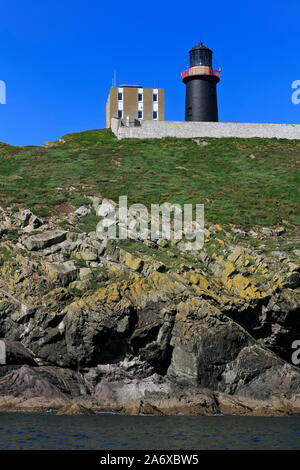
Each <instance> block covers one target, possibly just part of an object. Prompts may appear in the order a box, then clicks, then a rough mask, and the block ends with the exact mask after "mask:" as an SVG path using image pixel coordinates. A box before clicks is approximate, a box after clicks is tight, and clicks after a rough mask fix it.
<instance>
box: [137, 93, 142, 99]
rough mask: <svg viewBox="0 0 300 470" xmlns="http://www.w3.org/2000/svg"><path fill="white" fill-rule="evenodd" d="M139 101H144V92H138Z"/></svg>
mask: <svg viewBox="0 0 300 470" xmlns="http://www.w3.org/2000/svg"><path fill="white" fill-rule="evenodd" d="M138 101H143V93H138Z"/></svg>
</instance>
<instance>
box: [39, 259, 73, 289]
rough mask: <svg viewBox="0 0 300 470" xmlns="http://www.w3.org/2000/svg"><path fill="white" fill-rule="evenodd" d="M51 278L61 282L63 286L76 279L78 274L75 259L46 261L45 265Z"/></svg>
mask: <svg viewBox="0 0 300 470" xmlns="http://www.w3.org/2000/svg"><path fill="white" fill-rule="evenodd" d="M43 268H44V270H45V271H46V273H47V275H48V276H49V278H50V279H51V280H52V281H54V282H59V283H60V284H62V285H63V286H67V285H68V284H70V282H72V281H74V280H75V279H76V277H77V274H78V269H77V268H76V266H75V264H74V261H66V262H65V263H45V264H44V265H43Z"/></svg>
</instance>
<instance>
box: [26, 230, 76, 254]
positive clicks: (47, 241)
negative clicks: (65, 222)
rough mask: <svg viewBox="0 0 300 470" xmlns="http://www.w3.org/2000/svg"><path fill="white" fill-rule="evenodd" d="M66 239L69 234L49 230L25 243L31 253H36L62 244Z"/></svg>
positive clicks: (32, 236) (31, 237) (29, 238)
mask: <svg viewBox="0 0 300 470" xmlns="http://www.w3.org/2000/svg"><path fill="white" fill-rule="evenodd" d="M66 238H67V232H61V231H56V230H48V231H46V232H41V233H38V234H36V235H31V236H30V237H27V238H25V239H23V243H24V245H25V247H26V248H27V249H28V250H29V251H35V250H43V249H45V248H48V247H49V246H52V245H55V244H57V243H61V242H63V241H65V240H66Z"/></svg>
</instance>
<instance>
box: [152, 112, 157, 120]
mask: <svg viewBox="0 0 300 470" xmlns="http://www.w3.org/2000/svg"><path fill="white" fill-rule="evenodd" d="M153 119H157V111H153Z"/></svg>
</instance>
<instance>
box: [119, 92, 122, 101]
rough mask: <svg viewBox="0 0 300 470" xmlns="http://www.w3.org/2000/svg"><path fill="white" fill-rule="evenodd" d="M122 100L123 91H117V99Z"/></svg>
mask: <svg viewBox="0 0 300 470" xmlns="http://www.w3.org/2000/svg"><path fill="white" fill-rule="evenodd" d="M122 100H123V93H118V101H122Z"/></svg>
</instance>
